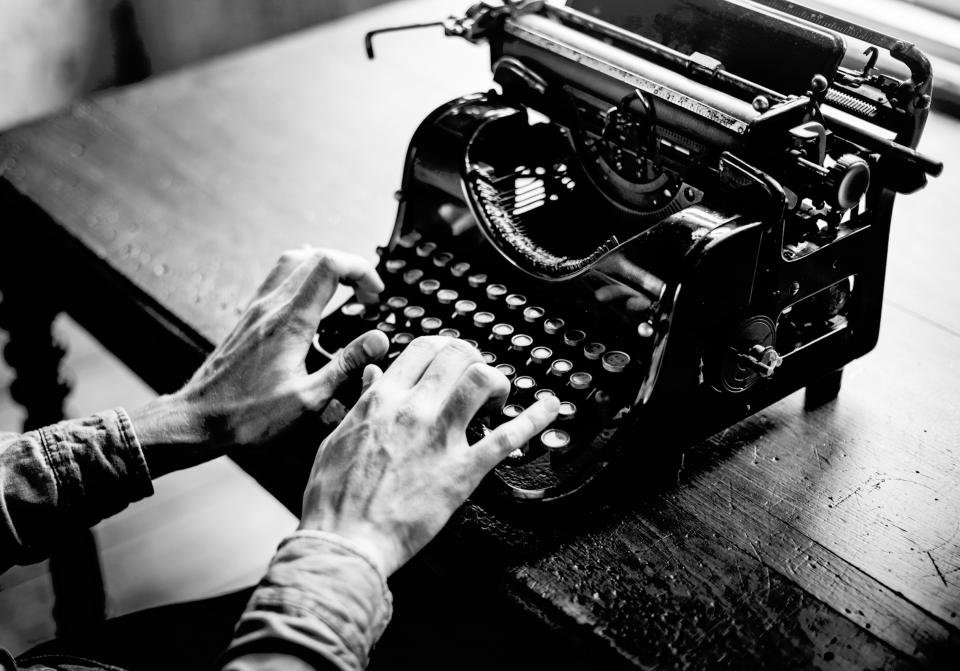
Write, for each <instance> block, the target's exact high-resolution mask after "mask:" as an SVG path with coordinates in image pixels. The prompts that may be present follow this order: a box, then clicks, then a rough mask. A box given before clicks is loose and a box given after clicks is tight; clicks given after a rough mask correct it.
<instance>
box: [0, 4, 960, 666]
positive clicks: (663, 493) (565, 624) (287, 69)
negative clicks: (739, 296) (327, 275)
mask: <svg viewBox="0 0 960 671" xmlns="http://www.w3.org/2000/svg"><path fill="white" fill-rule="evenodd" d="M450 10H451V6H450V3H448V2H439V1H438V0H411V1H409V2H401V3H397V4H392V5H389V6H386V7H383V8H380V9H377V10H374V11H370V12H367V13H364V14H361V15H357V16H355V17H353V18H350V19H347V20H344V21H341V22H338V23H334V24H330V25H327V26H324V27H321V28H318V29H315V30H311V31H308V32H305V33H302V34H299V35H295V36H293V37H290V38H287V39H283V40H280V41H277V42H273V43H271V44H269V45H265V46H262V47H258V48H255V49H252V50H250V51H247V52H244V53H241V54H239V55H235V56H231V57H228V58H225V59H222V60H219V61H216V62H213V63H211V64H209V65H205V66H202V67H199V68H193V69H189V70H186V71H183V72H180V73H176V74H173V75H171V76H167V77H163V78H159V79H156V80H153V81H150V82H148V83H146V84H143V85H139V86H136V87H132V88H129V89H127V90H123V91H117V92H111V93H108V94H106V95H103V96H100V97H97V98H95V99H93V100H90V101H85V102H81V103H78V104H76V105H74V106H73V107H72V108H71V109H70V110H68V111H66V112H64V113H62V114H60V115H58V116H56V117H54V118H51V119H48V120H45V121H41V122H38V123H35V124H32V125H29V126H26V127H23V128H20V129H18V130H15V131H13V132H10V133H8V134H6V135H5V136H3V137H2V138H0V174H2V176H3V178H4V179H5V180H7V182H9V184H10V185H12V188H13V190H14V191H15V193H16V194H22V195H23V196H26V198H27V199H28V201H29V202H28V201H22V202H19V203H18V204H17V203H14V204H13V205H11V201H10V200H9V196H8V199H7V200H6V201H5V202H6V205H5V210H4V214H5V216H4V221H3V229H2V230H3V234H4V236H5V237H3V238H0V240H9V234H10V232H11V231H12V230H20V231H21V232H22V230H24V227H30V230H32V231H41V232H42V237H41V239H40V240H39V241H38V242H37V245H38V246H37V247H36V248H33V249H31V250H30V252H29V254H28V255H27V258H29V259H31V262H33V261H35V263H36V264H37V267H38V269H39V268H40V267H41V266H43V265H46V266H49V265H51V264H49V263H47V264H44V255H45V253H46V252H45V249H46V246H47V245H49V246H51V247H54V246H61V247H64V248H65V249H67V250H68V252H69V255H68V256H64V257H57V258H58V259H59V262H60V263H62V266H61V267H60V270H59V272H57V269H56V268H53V269H49V271H44V274H45V276H46V277H48V278H49V279H51V281H56V282H61V283H62V285H61V286H63V287H64V295H65V296H72V297H73V299H72V301H68V302H67V303H68V305H67V306H68V309H71V311H72V310H74V309H76V310H78V311H79V312H83V311H84V310H85V309H87V308H84V307H83V305H84V304H85V303H84V301H83V300H82V299H84V298H86V303H87V304H89V303H90V302H91V301H90V296H89V295H86V296H84V291H94V290H95V291H98V292H103V293H104V297H105V298H108V299H109V300H110V301H117V302H116V305H118V306H119V305H123V304H124V303H123V301H124V300H130V301H132V304H135V305H136V306H139V308H141V311H142V313H143V315H146V316H145V317H144V316H143V315H141V316H139V317H135V316H129V318H128V314H127V313H124V312H122V311H120V310H119V308H118V309H117V311H110V310H106V311H105V310H100V311H99V312H97V313H96V314H95V315H93V316H91V315H90V314H88V315H87V317H88V321H92V322H96V323H95V324H93V328H94V330H95V332H96V333H97V335H98V336H99V337H101V338H102V339H104V340H105V341H107V342H108V344H109V345H110V346H111V347H112V348H113V349H115V350H120V352H119V353H120V355H121V356H122V358H124V359H125V360H126V361H127V362H128V363H129V364H130V365H131V366H132V367H133V368H134V369H135V370H140V371H142V372H143V374H144V375H145V376H146V377H147V378H148V380H149V379H151V375H156V376H157V377H155V378H153V379H157V380H159V381H158V382H156V384H157V386H160V387H163V386H165V385H169V384H172V383H173V378H175V377H176V376H177V375H180V376H182V375H183V374H184V370H188V368H189V366H194V365H196V362H197V360H198V359H197V356H198V355H199V354H202V352H204V351H208V350H209V349H210V346H211V343H214V342H216V341H218V340H219V339H221V338H222V337H223V336H224V335H225V334H226V333H227V332H228V330H229V329H230V328H231V326H232V325H233V322H234V320H235V319H236V317H237V314H238V311H239V310H240V308H241V306H242V305H243V304H244V303H245V302H246V301H247V300H248V299H249V297H250V296H251V294H252V292H253V290H254V288H255V287H256V285H257V283H258V282H259V279H260V278H261V277H262V276H263V275H264V274H265V273H266V272H267V270H268V269H269V268H270V267H271V265H272V264H273V262H274V260H275V259H276V257H277V256H278V254H279V253H280V252H281V251H282V250H283V249H285V248H289V247H295V246H299V245H301V244H303V243H306V242H309V243H313V244H319V245H324V246H329V247H336V248H341V249H346V250H350V251H354V252H358V253H362V254H364V255H365V256H367V257H369V258H371V259H373V258H374V248H375V246H376V245H378V244H382V243H383V242H385V241H386V239H387V236H388V234H389V231H390V229H391V226H392V222H393V217H394V215H395V207H396V203H395V202H394V200H393V197H392V195H393V191H394V190H395V189H396V188H397V186H398V185H399V182H400V174H401V170H402V167H403V157H404V152H405V149H406V145H407V142H408V141H409V138H410V136H411V135H412V133H413V131H414V129H415V128H416V126H417V125H418V123H419V122H420V120H421V119H422V118H423V117H424V116H425V115H426V114H427V113H428V112H429V111H430V110H431V109H433V108H434V107H435V106H437V105H439V104H440V103H441V102H444V101H445V100H447V99H450V98H453V97H456V96H458V95H460V94H463V93H467V92H471V91H475V90H483V89H484V88H486V87H487V86H488V85H489V84H488V83H489V70H488V64H487V60H486V59H487V52H486V50H485V48H482V47H471V46H470V45H467V44H465V43H462V42H460V41H453V40H444V39H442V38H441V37H440V35H439V31H437V32H430V31H423V32H418V33H410V34H406V35H403V34H396V35H387V36H384V37H383V38H382V40H381V41H380V42H379V43H378V45H377V46H378V55H379V57H378V59H377V60H375V61H373V62H368V61H366V60H365V58H364V56H363V52H362V48H361V37H362V34H363V32H364V31H365V30H367V29H369V28H373V27H377V26H384V25H393V24H397V23H404V22H409V21H415V20H427V19H434V18H437V17H440V16H444V15H446V14H447V13H449V12H450ZM921 149H923V150H925V151H926V152H927V153H929V154H931V155H934V156H936V157H938V158H941V159H943V160H944V161H945V162H946V163H947V169H946V171H945V173H944V176H943V177H942V178H941V179H939V180H936V181H934V182H933V183H931V184H930V186H929V187H928V188H927V189H926V190H924V191H923V192H921V193H919V194H916V195H914V196H908V197H901V198H900V199H899V200H898V202H897V205H896V208H895V216H894V225H893V234H892V239H891V246H890V258H889V265H888V274H887V294H886V300H885V303H884V317H883V326H882V330H881V337H880V344H879V346H878V347H877V349H876V350H875V351H874V352H872V353H871V354H869V355H868V356H866V357H864V358H863V359H862V360H859V361H856V362H854V363H852V364H851V365H850V366H849V367H848V368H847V373H846V376H845V378H844V386H843V389H842V391H841V394H840V397H839V399H838V400H837V401H835V402H833V403H831V404H828V405H827V406H825V407H822V408H820V409H818V410H815V411H812V412H805V411H804V410H803V408H802V398H801V396H800V395H799V394H795V395H793V396H791V397H788V398H787V399H785V400H784V401H782V402H780V403H778V404H776V405H774V406H773V407H771V408H769V409H766V410H764V411H762V412H760V413H758V414H757V415H755V416H754V417H752V418H750V419H748V420H747V421H745V422H743V423H741V424H739V425H737V426H733V427H731V428H729V429H727V430H725V431H723V432H722V433H720V434H718V435H716V436H714V437H713V438H711V439H710V440H707V441H705V442H703V443H702V444H700V445H697V446H694V447H693V448H690V449H688V450H687V451H686V453H685V455H684V459H683V462H682V463H683V468H682V469H680V470H678V471H671V472H670V473H665V474H659V476H660V477H659V479H660V480H661V481H662V482H661V485H660V486H659V487H656V488H652V487H650V484H649V483H650V481H651V478H650V475H649V474H638V479H637V482H638V483H642V484H638V485H637V487H636V491H631V492H627V494H626V496H625V497H623V498H624V499H625V501H617V502H616V503H609V504H604V505H602V506H600V507H599V508H598V509H597V511H596V512H595V514H593V515H591V516H590V519H589V520H588V521H583V520H578V521H576V523H574V522H571V523H569V524H565V523H562V522H561V521H559V520H554V521H553V522H552V523H550V524H537V525H533V526H530V525H528V524H527V523H525V522H520V521H516V520H514V521H510V520H507V519H502V518H497V517H494V516H492V515H490V514H488V513H486V512H484V511H483V510H482V509H480V508H478V507H476V506H467V507H466V508H465V509H464V510H463V511H461V513H460V514H459V515H458V516H457V518H456V520H455V521H454V523H453V524H452V525H451V527H450V528H449V529H448V530H447V531H446V532H445V533H444V535H443V536H442V537H441V539H440V540H439V542H438V543H437V544H435V546H436V547H433V548H431V549H430V552H428V553H427V554H428V555H430V554H431V553H433V554H432V556H433V559H434V563H441V560H439V559H438V558H442V562H449V564H447V566H446V569H447V574H446V575H447V579H449V580H452V581H454V582H451V583H449V584H453V585H457V584H462V585H466V584H468V583H471V584H472V583H476V584H480V585H483V586H485V588H486V587H492V588H494V589H493V590H492V591H497V592H498V593H499V594H501V595H502V596H504V599H503V601H502V602H501V603H502V604H509V606H508V605H504V606H503V608H508V607H510V608H514V609H515V610H516V612H517V613H524V614H526V615H532V620H536V621H538V622H540V623H545V624H546V627H544V628H543V630H542V631H541V632H540V633H537V634H536V635H535V634H534V633H533V630H532V629H531V630H530V632H531V633H529V635H528V634H527V633H526V630H523V631H518V632H515V633H516V635H517V636H518V639H517V640H521V641H527V643H528V644H529V645H528V647H530V648H533V649H534V650H533V657H532V658H534V659H536V658H537V649H538V646H543V653H542V659H548V658H549V654H548V651H547V650H546V648H547V647H549V646H552V645H554V642H556V645H557V646H558V647H556V649H555V650H568V649H570V650H575V651H580V652H579V653H577V652H572V653H571V654H574V655H575V654H583V655H586V657H584V658H585V659H593V660H595V661H597V663H598V664H599V665H600V666H602V667H604V668H606V667H610V666H615V665H617V664H619V663H623V664H626V665H639V666H651V667H662V668H674V667H684V668H715V667H729V668H744V667H767V668H805V667H822V668H843V669H846V668H851V669H854V668H856V669H860V668H878V667H881V666H886V667H891V668H916V667H924V668H929V667H938V666H942V667H949V666H950V663H951V662H952V661H955V660H956V659H957V658H958V655H960V616H958V612H960V536H958V531H960V445H958V443H960V441H958V436H960V263H958V262H957V259H958V258H960V242H958V237H960V236H958V235H957V230H956V215H955V212H956V210H957V207H958V205H957V202H958V195H960V188H958V187H960V181H958V178H957V177H956V175H957V174H960V173H956V172H955V170H954V168H955V166H954V165H953V160H954V159H955V157H957V156H960V123H958V122H957V121H956V120H954V119H951V118H946V117H938V116H934V117H932V118H931V120H930V123H929V125H928V130H927V134H926V136H925V138H924V141H923V142H922V144H921ZM0 244H3V242H0ZM4 251H5V254H6V253H13V252H8V250H7V249H6V246H5V249H4ZM19 253H20V254H21V257H22V256H23V255H22V252H19ZM90 278H99V280H97V281H98V282H99V284H97V283H94V284H92V285H88V284H86V283H87V282H94V280H92V279H90ZM88 286H92V287H95V288H88V289H84V290H83V291H81V290H80V289H78V287H79V288H83V287H88ZM88 325H89V324H88ZM158 329H159V330H163V331H164V332H165V333H166V334H167V335H168V336H169V334H171V333H172V334H174V336H175V338H174V339H177V338H179V341H182V342H186V343H188V345H189V346H188V347H186V348H185V349H177V348H176V347H174V346H172V345H171V346H170V348H169V349H166V346H165V345H163V343H169V342H172V341H171V340H170V339H169V338H168V339H167V340H164V339H163V338H159V339H158V340H156V341H155V342H154V341H150V340H144V341H143V342H150V343H151V344H150V347H147V346H146V345H144V346H142V347H141V346H139V345H138V343H140V342H141V341H140V340H138V339H139V338H149V337H150V334H154V333H156V332H157V331H158ZM157 343H159V344H157ZM190 347H192V348H193V350H191V349H190ZM191 351H193V352H194V354H193V355H191ZM177 357H180V358H179V359H178V358H177ZM158 362H160V363H159V364H158ZM171 369H172V370H174V371H175V373H174V374H172V377H171V378H168V379H166V381H164V379H163V371H164V370H171ZM636 449H638V450H647V451H649V452H650V453H651V455H655V454H656V450H657V446H656V445H637V446H636ZM655 461H656V459H651V464H652V463H654V462H655ZM652 468H653V466H651V469H652ZM261 479H262V480H263V481H264V482H265V484H266V486H268V487H269V488H271V489H272V491H275V492H278V495H281V496H282V492H279V490H281V489H282V488H283V487H284V482H285V481H284V480H283V476H279V475H277V474H276V473H273V474H267V475H264V477H263V478H261ZM290 489H295V487H294V486H293V485H291V486H290ZM457 581H459V582H457ZM471 598H472V597H471ZM464 600H466V597H464ZM464 600H461V601H460V604H461V607H462V608H463V609H464V612H465V611H467V610H470V608H471V607H472V604H470V603H464V602H463V601H464ZM398 604H402V600H401V599H400V598H399V597H398ZM400 607H401V608H402V606H400ZM495 615H496V613H495ZM459 617H464V618H465V617H466V615H464V614H462V613H461V612H460V611H458V614H457V618H459ZM502 617H503V621H505V622H525V621H526V620H524V619H523V617H520V616H516V617H519V618H520V619H517V620H511V619H510V618H512V617H515V615H508V614H506V613H503V614H502ZM402 619H403V616H402V611H401V610H399V609H398V622H400V621H402ZM402 626H403V625H402V623H401V624H396V627H397V629H398V631H400V630H402ZM491 626H492V624H491ZM518 626H519V625H518ZM531 626H532V625H531ZM480 638H481V639H482V636H481V637H480ZM525 654H526V655H527V657H523V659H528V658H531V657H530V655H531V652H530V650H527V652H526V653H525ZM554 654H556V653H555V651H554ZM521 657H522V656H520V657H516V658H515V659H520V658H521ZM574 658H575V657H570V658H569V659H574ZM375 659H376V657H375Z"/></svg>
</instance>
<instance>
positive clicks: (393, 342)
mask: <svg viewBox="0 0 960 671" xmlns="http://www.w3.org/2000/svg"><path fill="white" fill-rule="evenodd" d="M411 342H413V334H412V333H406V332H401V333H395V334H394V335H393V337H392V338H390V350H391V351H393V352H399V351H400V350H402V349H403V348H404V347H406V346H407V345H409V344H410V343H411Z"/></svg>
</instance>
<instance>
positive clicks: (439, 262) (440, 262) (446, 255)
mask: <svg viewBox="0 0 960 671" xmlns="http://www.w3.org/2000/svg"><path fill="white" fill-rule="evenodd" d="M452 260H453V254H451V253H450V252H440V253H439V254H435V255H434V257H433V265H435V266H436V267H437V268H446V266H447V264H448V263H450V262H451V261H452Z"/></svg>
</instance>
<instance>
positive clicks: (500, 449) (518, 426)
mask: <svg viewBox="0 0 960 671" xmlns="http://www.w3.org/2000/svg"><path fill="white" fill-rule="evenodd" d="M559 409H560V401H558V400H557V399H556V398H555V397H553V396H548V397H546V398H542V399H540V400H539V401H537V402H536V403H534V404H533V405H531V406H530V407H529V408H527V409H526V410H524V411H523V412H522V413H520V415H518V416H517V417H515V418H513V419H511V420H510V421H509V422H507V423H505V424H501V425H500V426H498V427H497V428H496V429H494V430H493V431H491V432H490V433H489V434H487V436H486V437H485V438H484V439H483V440H481V441H479V442H477V443H475V444H474V445H473V449H474V450H475V451H476V455H477V459H478V460H480V463H481V464H482V465H483V466H484V467H485V468H486V469H487V470H490V469H491V468H493V467H494V466H496V465H497V464H499V463H500V462H501V461H503V459H505V458H506V457H507V455H509V454H510V453H511V452H513V451H514V450H518V449H520V448H521V447H523V446H524V445H525V444H526V443H527V441H529V440H531V439H533V438H535V437H536V436H537V435H539V434H540V432H541V431H543V430H544V429H546V428H547V427H548V426H549V425H550V424H551V423H552V422H553V421H554V420H555V419H556V418H557V412H558V411H559Z"/></svg>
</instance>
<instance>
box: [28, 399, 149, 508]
mask: <svg viewBox="0 0 960 671" xmlns="http://www.w3.org/2000/svg"><path fill="white" fill-rule="evenodd" d="M38 433H39V434H40V443H41V446H42V448H43V455H44V458H45V459H46V462H47V465H48V466H49V468H50V471H51V473H52V474H53V478H54V480H55V482H56V485H57V492H56V499H57V501H56V505H57V508H58V509H60V510H61V511H63V512H64V513H66V514H67V515H68V516H69V515H76V516H78V517H79V518H80V520H79V521H81V522H83V523H85V524H95V523H96V522H99V521H100V520H102V519H104V518H105V517H109V516H110V515H113V514H114V513H117V512H119V511H121V510H123V509H124V508H126V507H127V505H128V504H130V503H132V502H134V501H139V500H140V499H142V498H144V497H147V496H149V495H151V494H153V482H152V480H151V479H150V471H149V469H148V468H147V462H146V459H145V458H144V456H143V450H142V449H141V447H140V441H139V440H137V436H136V434H134V431H133V424H132V423H131V421H130V417H129V416H128V415H127V413H126V411H125V410H124V409H123V408H115V409H113V410H109V411H107V412H101V413H97V414H95V415H90V416H89V417H85V418H83V419H75V420H69V421H66V422H60V423H59V424H53V425H51V426H46V427H43V428H42V429H39V430H38Z"/></svg>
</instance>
